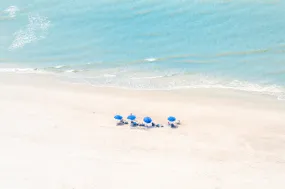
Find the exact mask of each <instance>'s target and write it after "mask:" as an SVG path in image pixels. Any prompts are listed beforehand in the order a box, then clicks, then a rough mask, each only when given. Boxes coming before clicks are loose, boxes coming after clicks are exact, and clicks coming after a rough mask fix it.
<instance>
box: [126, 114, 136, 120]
mask: <svg viewBox="0 0 285 189" xmlns="http://www.w3.org/2000/svg"><path fill="white" fill-rule="evenodd" d="M136 118H137V117H136V116H135V115H133V114H130V115H129V116H128V117H127V119H129V120H131V121H133V120H135V119H136Z"/></svg>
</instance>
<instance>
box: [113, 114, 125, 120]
mask: <svg viewBox="0 0 285 189" xmlns="http://www.w3.org/2000/svg"><path fill="white" fill-rule="evenodd" d="M114 118H115V119H116V120H121V119H123V116H121V115H115V117H114Z"/></svg>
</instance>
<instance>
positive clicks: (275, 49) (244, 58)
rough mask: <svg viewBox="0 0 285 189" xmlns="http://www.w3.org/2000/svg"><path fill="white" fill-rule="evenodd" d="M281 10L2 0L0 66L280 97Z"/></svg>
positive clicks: (249, 5)
mask: <svg viewBox="0 0 285 189" xmlns="http://www.w3.org/2000/svg"><path fill="white" fill-rule="evenodd" d="M284 10H285V1H278V0H275V1H274V0H272V1H268V0H260V1H248V0H247V1H245V0H240V1H238V2H234V1H225V0H224V1H222V0H220V1H218V0H212V1H209V0H208V1H207V0H204V1H202V0H200V1H197V0H196V1H194V0H192V1H190V0H184V1H183V0H181V1H175V0H169V1H162V0H154V1H150V0H145V1H127V0H124V1H116V0H104V1H102V0H98V1H92V0H80V1H79V0H61V1H59V0H49V1H47V0H38V1H32V0H14V1H13V0H12V1H9V2H4V1H2V2H0V64H1V65H2V66H1V65H0V66H1V68H0V72H1V71H2V72H3V71H5V72H10V71H11V72H19V73H26V72H36V73H53V74H56V75H59V76H62V77H64V78H66V79H69V80H70V81H72V82H85V83H89V84H92V85H100V86H102V85H103V86H119V87H130V88H135V89H176V88H188V87H190V88H196V87H198V88H205V87H207V88H209V87H214V88H233V89H238V90H246V91H255V92H262V93H266V94H271V95H275V96H277V97H278V98H279V99H283V98H284V99H285V95H284V94H285V90H284V87H285V63H284V60H285V35H284V31H285V21H284V18H285V11H284ZM16 68H17V69H16ZM35 69H36V70H35Z"/></svg>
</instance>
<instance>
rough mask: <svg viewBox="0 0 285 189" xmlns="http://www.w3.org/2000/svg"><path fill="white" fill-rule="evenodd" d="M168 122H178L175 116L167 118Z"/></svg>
mask: <svg viewBox="0 0 285 189" xmlns="http://www.w3.org/2000/svg"><path fill="white" fill-rule="evenodd" d="M167 120H168V121H172V122H173V121H175V120H176V118H175V117H173V116H169V117H168V118H167Z"/></svg>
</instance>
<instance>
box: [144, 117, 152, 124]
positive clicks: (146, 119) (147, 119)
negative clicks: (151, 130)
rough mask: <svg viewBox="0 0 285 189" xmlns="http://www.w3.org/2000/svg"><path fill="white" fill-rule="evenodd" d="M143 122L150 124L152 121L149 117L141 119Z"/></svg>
mask: <svg viewBox="0 0 285 189" xmlns="http://www.w3.org/2000/svg"><path fill="white" fill-rule="evenodd" d="M143 121H144V122H145V123H151V122H152V119H151V118H150V117H145V118H143Z"/></svg>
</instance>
